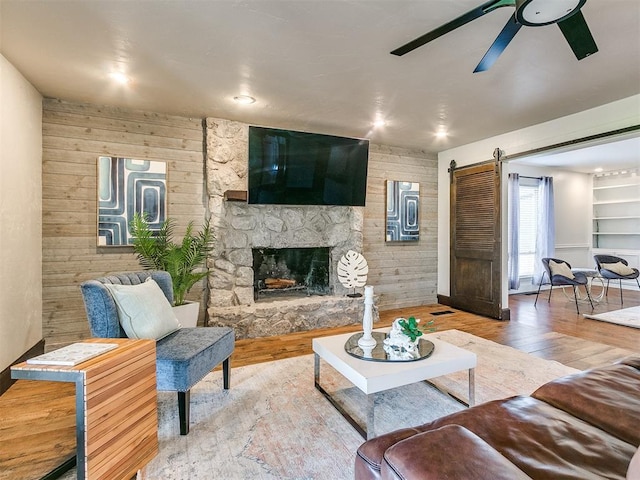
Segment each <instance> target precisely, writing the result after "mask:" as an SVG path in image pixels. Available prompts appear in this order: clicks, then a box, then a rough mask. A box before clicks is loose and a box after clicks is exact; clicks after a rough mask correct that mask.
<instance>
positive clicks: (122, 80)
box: [109, 72, 131, 85]
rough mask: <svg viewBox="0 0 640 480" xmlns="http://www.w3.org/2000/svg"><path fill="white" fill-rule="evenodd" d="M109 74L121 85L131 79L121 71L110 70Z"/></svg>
mask: <svg viewBox="0 0 640 480" xmlns="http://www.w3.org/2000/svg"><path fill="white" fill-rule="evenodd" d="M109 76H110V77H111V79H112V80H114V81H116V82H118V83H119V84H121V85H126V84H127V83H129V82H130V81H131V79H130V78H129V77H127V76H126V75H125V74H124V73H122V72H112V73H111V74H109Z"/></svg>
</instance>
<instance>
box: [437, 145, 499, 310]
mask: <svg viewBox="0 0 640 480" xmlns="http://www.w3.org/2000/svg"><path fill="white" fill-rule="evenodd" d="M499 154H500V153H499V151H497V150H496V153H495V155H496V156H497V157H498V158H496V161H494V162H487V163H482V164H477V165H474V166H469V167H462V168H459V169H456V168H455V163H454V162H452V166H451V170H450V174H451V190H450V194H451V222H450V225H451V245H450V250H451V265H450V275H451V277H450V295H451V297H450V299H449V301H450V302H451V306H452V307H455V308H460V309H461V310H466V311H469V312H472V313H477V314H480V315H485V316H489V317H493V318H497V319H507V318H508V310H504V311H503V309H502V304H501V303H502V278H501V277H502V272H501V259H500V256H501V245H500V244H501V241H500V236H501V226H500V176H501V172H500V161H499Z"/></svg>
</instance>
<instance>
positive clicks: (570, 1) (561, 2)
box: [516, 0, 587, 27]
mask: <svg viewBox="0 0 640 480" xmlns="http://www.w3.org/2000/svg"><path fill="white" fill-rule="evenodd" d="M586 1H587V0H516V20H517V21H518V23H520V24H522V25H527V26H529V27H541V26H543V25H550V24H552V23H558V22H560V21H562V20H564V19H565V18H568V17H570V16H571V15H573V14H574V13H576V12H577V11H579V10H580V9H581V8H582V6H583V5H584V4H585V2H586Z"/></svg>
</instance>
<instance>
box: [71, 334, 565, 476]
mask: <svg viewBox="0 0 640 480" xmlns="http://www.w3.org/2000/svg"><path fill="white" fill-rule="evenodd" d="M433 335H435V336H437V337H438V338H440V339H442V340H444V341H446V342H449V343H452V344H455V345H458V346H460V347H462V348H466V349H468V350H471V351H473V352H475V353H476V354H477V356H478V366H477V368H476V374H475V376H476V402H477V403H481V402H485V401H489V400H493V399H498V398H504V397H507V396H510V395H516V394H524V395H527V394H530V393H532V392H533V391H534V390H535V389H536V388H537V387H538V386H540V385H542V384H543V383H546V382H548V381H550V380H553V379H555V378H557V377H560V376H563V375H567V374H570V373H573V372H577V370H576V369H573V368H569V367H566V366H564V365H562V364H560V363H558V362H553V361H548V360H543V359H540V358H537V357H534V356H532V355H528V354H526V353H523V352H520V351H518V350H515V349H513V348H511V347H506V346H503V345H499V344H497V343H495V342H491V341H488V340H484V339H482V338H479V337H474V336H473V335H469V334H466V333H464V332H460V331H457V330H449V331H445V332H440V333H436V334H433ZM321 382H322V384H323V386H325V388H327V389H329V390H332V392H333V393H334V395H336V396H337V397H338V398H341V399H342V400H343V401H344V404H345V406H346V407H349V408H352V409H353V411H351V410H350V413H351V414H352V415H354V416H355V417H356V418H361V419H363V417H364V405H365V404H366V403H365V395H364V394H363V393H362V392H360V391H359V390H358V389H357V388H355V387H353V386H352V385H351V384H350V383H349V382H348V381H346V380H344V379H343V378H342V376H341V375H340V374H338V373H337V372H335V371H334V370H333V369H332V368H331V367H330V366H328V365H327V364H325V363H324V362H322V364H321ZM434 383H436V384H437V386H438V387H439V388H443V389H445V388H446V389H447V390H450V391H451V392H452V393H454V394H455V395H456V396H459V397H460V398H462V399H466V398H467V395H468V375H467V372H461V373H460V374H454V375H449V376H446V377H440V378H439V379H438V380H437V382H436V381H434ZM175 397H176V395H175V394H171V393H165V392H159V395H158V399H159V405H158V408H159V439H160V453H159V454H158V456H157V457H156V458H154V459H153V460H152V461H151V463H150V464H149V465H148V466H147V467H146V468H145V469H144V470H143V471H142V472H141V474H140V475H139V476H138V478H139V479H147V480H182V479H184V480H186V479H189V480H205V479H206V480H210V479H212V478H224V479H231V480H235V479H238V480H242V479H247V478H252V479H268V480H271V479H273V480H275V479H283V480H289V479H291V480H293V479H295V480H303V479H332V480H333V479H335V480H340V479H352V478H353V474H354V472H353V468H354V467H353V466H354V461H355V452H356V450H357V448H358V446H359V445H360V444H361V443H362V442H363V440H362V437H360V435H359V434H358V433H357V432H356V431H355V430H354V429H353V428H352V427H351V426H350V425H349V424H348V423H347V422H346V421H345V420H344V419H343V418H342V416H341V415H340V414H339V413H338V412H337V411H336V410H335V409H334V407H333V406H331V405H330V404H329V402H328V401H327V400H326V399H325V398H324V396H323V395H322V394H321V393H320V392H318V391H317V390H316V389H315V388H314V382H313V356H312V355H306V356H302V357H296V358H290V359H287V360H279V361H276V362H269V363H262V364H258V365H252V366H248V367H241V368H234V369H232V372H231V389H230V390H227V391H225V390H223V389H222V374H221V372H219V371H216V372H213V373H211V374H209V375H208V376H207V377H205V379H204V380H203V381H201V382H200V383H198V384H197V385H196V386H195V387H194V388H193V389H192V392H191V430H190V432H189V435H187V436H180V434H179V429H178V420H177V405H176V398H175ZM463 408H465V407H464V406H462V405H461V404H460V403H459V402H458V401H456V400H454V399H452V398H451V397H450V396H449V395H446V394H444V393H442V392H441V391H440V390H439V389H437V388H434V387H433V386H431V385H429V384H427V383H425V382H420V383H416V384H413V385H409V386H406V387H401V388H396V389H393V390H389V391H387V392H383V393H381V394H379V395H378V398H377V399H376V407H375V416H376V417H375V421H376V430H377V432H378V433H383V432H387V431H391V430H395V429H397V428H402V427H406V426H413V425H418V424H421V423H425V422H428V421H431V420H434V419H436V418H439V417H441V416H443V415H447V414H449V413H453V412H457V411H459V410H462V409H463ZM65 478H67V477H66V476H65ZM69 478H74V477H69Z"/></svg>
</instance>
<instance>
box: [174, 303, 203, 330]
mask: <svg viewBox="0 0 640 480" xmlns="http://www.w3.org/2000/svg"><path fill="white" fill-rule="evenodd" d="M173 313H174V315H175V316H176V318H177V319H178V321H179V322H180V325H182V326H183V327H195V326H197V325H198V314H199V313H200V304H199V303H198V302H189V301H187V302H186V303H185V304H184V305H178V306H176V307H173Z"/></svg>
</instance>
